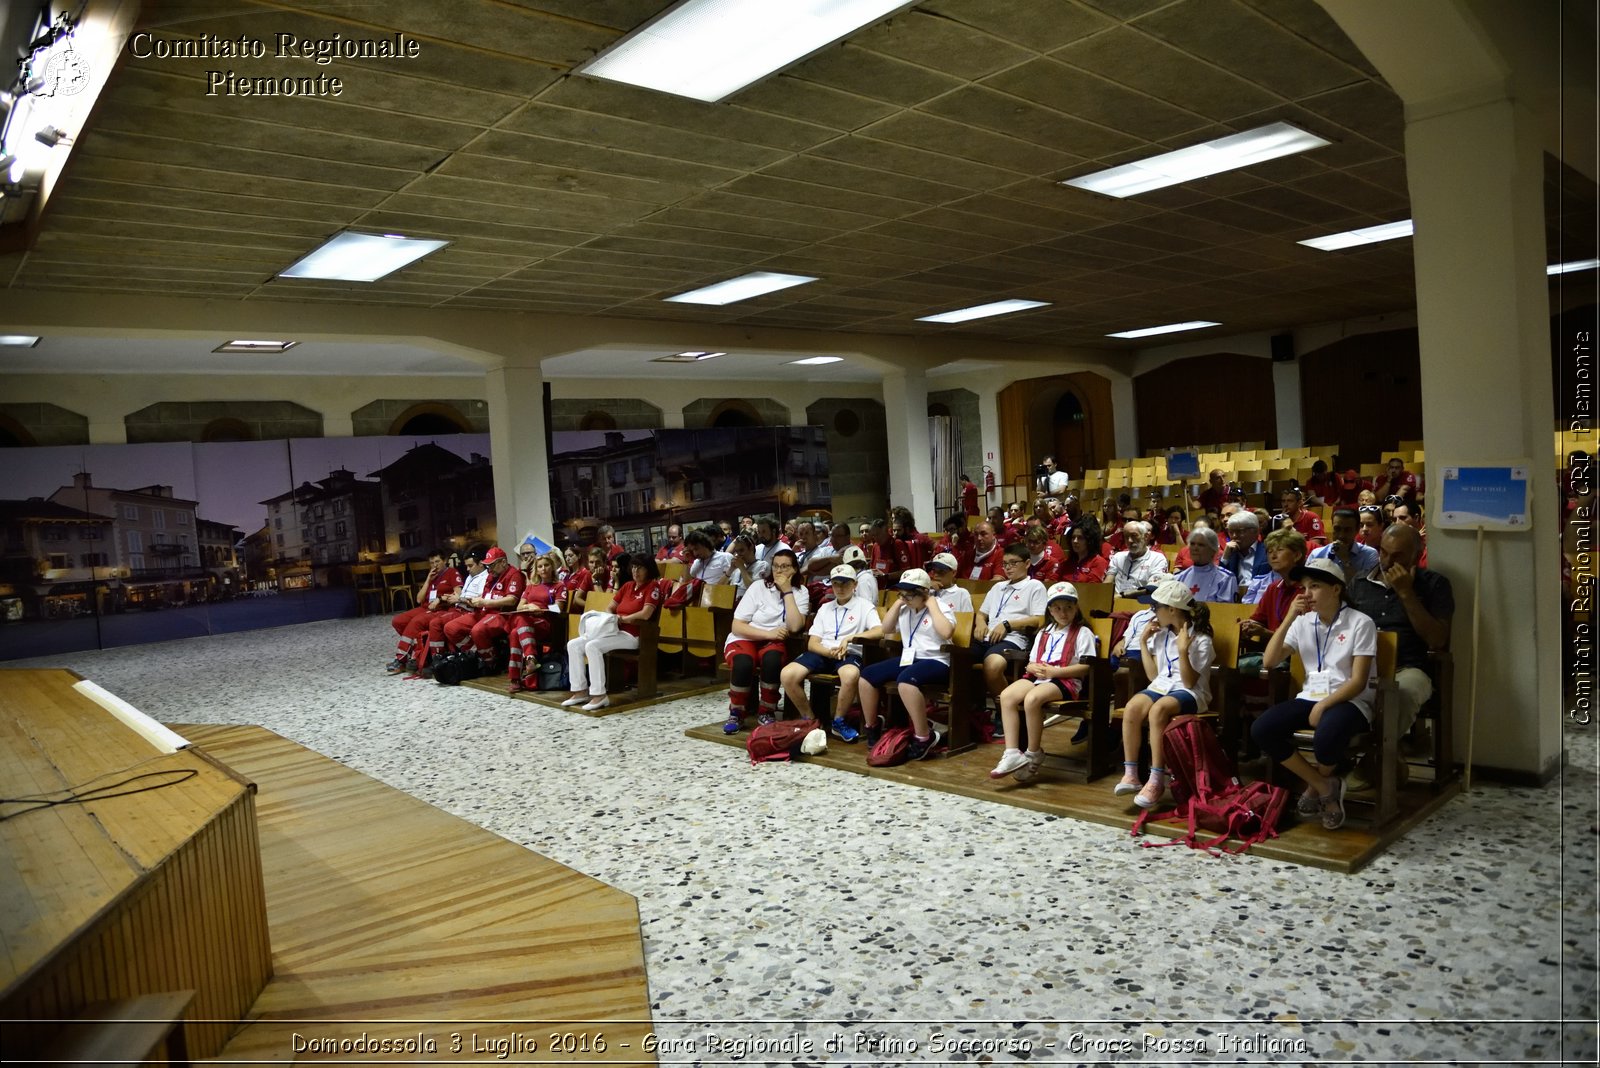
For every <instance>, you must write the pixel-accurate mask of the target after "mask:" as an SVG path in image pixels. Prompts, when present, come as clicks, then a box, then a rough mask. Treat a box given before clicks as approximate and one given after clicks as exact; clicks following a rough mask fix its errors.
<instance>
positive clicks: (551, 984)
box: [176, 726, 654, 1064]
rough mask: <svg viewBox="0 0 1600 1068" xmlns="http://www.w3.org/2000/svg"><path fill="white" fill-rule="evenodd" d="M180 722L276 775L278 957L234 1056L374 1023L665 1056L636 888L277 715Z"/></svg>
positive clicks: (437, 1039) (232, 758)
mask: <svg viewBox="0 0 1600 1068" xmlns="http://www.w3.org/2000/svg"><path fill="white" fill-rule="evenodd" d="M176 729H177V730H179V731H180V732H181V733H183V734H184V735H185V736H186V737H188V738H189V739H190V740H192V741H193V742H194V743H195V744H196V746H197V747H199V748H200V749H202V750H204V752H205V753H207V754H208V755H209V756H211V757H212V758H214V759H215V760H217V761H220V762H222V763H224V764H226V765H228V766H229V767H231V768H233V769H235V770H236V771H237V772H239V773H240V774H242V775H244V776H245V777H247V778H248V779H250V780H251V781H252V782H254V783H255V784H256V787H257V790H258V791H259V792H258V795H257V806H256V807H257V815H258V820H259V827H260V839H261V859H262V871H263V876H264V879H265V884H266V905H267V918H268V922H269V925H270V930H271V938H272V961H273V971H274V975H273V978H272V980H271V982H269V983H268V984H267V986H266V989H265V990H263V991H262V993H261V996H260V997H259V998H258V999H257V1000H256V1002H255V1005H254V1006H253V1008H252V1009H251V1010H250V1012H249V1017H248V1018H249V1021H250V1022H249V1023H248V1024H247V1026H245V1027H244V1028H243V1029H242V1030H241V1031H240V1032H239V1033H238V1034H237V1035H236V1036H235V1037H234V1038H233V1040H232V1041H231V1042H230V1043H229V1044H228V1046H227V1047H226V1049H225V1050H224V1051H223V1054H222V1056H223V1057H224V1058H229V1059H252V1060H284V1061H287V1060H295V1059H298V1060H306V1061H310V1060H318V1059H349V1058H351V1057H352V1054H350V1053H337V1052H336V1051H332V1052H330V1051H322V1050H318V1049H317V1048H316V1047H315V1046H314V1045H312V1040H321V1041H329V1040H331V1041H332V1042H333V1043H335V1044H337V1043H338V1042H339V1041H341V1040H352V1041H354V1040H358V1039H360V1038H361V1036H362V1035H366V1036H367V1038H368V1040H369V1041H371V1040H377V1039H382V1038H387V1039H391V1040H395V1041H402V1040H411V1041H413V1042H419V1041H420V1039H419V1036H420V1037H421V1038H431V1039H432V1040H433V1041H434V1043H435V1045H436V1046H437V1053H427V1054H426V1055H425V1056H420V1057H419V1056H418V1055H417V1054H414V1053H412V1052H410V1051H409V1050H406V1051H404V1052H402V1053H399V1054H396V1055H395V1056H394V1057H393V1058H388V1059H401V1060H410V1061H413V1062H416V1061H420V1060H428V1061H448V1060H451V1059H455V1057H456V1056H459V1059H462V1060H478V1061H480V1062H482V1061H484V1060H486V1059H487V1060H489V1061H491V1062H492V1061H493V1059H494V1057H495V1054H494V1053H493V1052H490V1053H487V1054H486V1053H485V1052H484V1048H489V1049H493V1048H494V1047H492V1046H487V1045H486V1044H487V1043H490V1042H493V1041H505V1040H508V1039H512V1038H513V1036H523V1039H524V1041H526V1040H532V1041H534V1042H536V1043H537V1049H536V1050H528V1049H527V1048H526V1046H521V1047H517V1046H513V1047H512V1048H513V1049H514V1050H515V1053H514V1054H513V1055H512V1057H511V1059H512V1060H517V1059H519V1058H520V1059H522V1060H524V1061H526V1060H543V1059H549V1060H551V1061H556V1062H559V1063H583V1062H585V1061H606V1062H608V1063H613V1064H614V1063H621V1062H626V1063H641V1064H650V1063H654V1057H653V1056H651V1055H649V1054H641V1053H640V1052H639V1050H640V1042H641V1040H642V1039H643V1037H644V1035H645V1034H646V1033H647V1032H648V1031H649V1030H650V1029H651V1024H650V1001H649V990H648V986H647V983H646V979H645V967H644V950H643V945H642V943H641V940H640V933H639V916H638V907H637V905H636V904H635V902H634V899H633V898H632V897H630V896H629V895H627V894H625V893H623V892H622V891H620V890H615V889H613V888H611V887H609V886H606V885H605V884H604V883H601V882H599V881H597V880H595V879H591V878H589V877H588V876H586V875H582V874H579V873H578V872H575V871H573V870H572V869H570V868H567V867H565V866H563V865H561V864H557V863H556V862H555V861H552V860H549V859H547V858H545V857H542V856H540V855H539V854H537V853H534V852H532V851H530V850H528V849H524V848H523V847H521V846H518V845H516V844H514V843H512V842H508V841H506V840H505V839H504V838H501V837H499V836H498V835H495V834H492V833H490V832H489V831H486V830H483V829H481V828H478V827H474V826H472V825H471V824H469V823H466V822H465V821H463V820H460V819H458V818H456V817H455V816H452V815H449V814H448V813H445V812H443V811H440V810H439V809H437V808H434V807H433V806H432V805H429V804H427V803H425V802H423V801H420V800H417V799H416V798H414V797H411V796H409V795H408V794H405V793H402V792H401V791H399V790H395V789H392V788H391V787H388V786H385V785H383V784H382V783H380V782H378V781H377V780H375V779H372V778H370V777H368V776H366V775H363V774H361V773H360V772H357V771H353V770H351V769H350V768H347V767H345V766H344V765H343V764H340V763H338V762H337V761H334V760H331V759H329V758H327V757H324V756H321V755H319V754H317V753H314V752H312V751H311V750H309V749H306V748H304V747H302V746H300V745H296V744H295V743H293V742H290V741H288V740H287V739H284V738H282V737H280V736H278V735H276V734H274V733H272V732H271V731H268V730H266V729H265V728H262V727H216V726H205V727H202V726H189V727H178V728H176ZM496 1021H498V1022H496ZM552 1034H557V1035H571V1036H572V1037H571V1038H570V1039H568V1040H567V1041H568V1043H569V1050H568V1051H562V1052H561V1053H560V1055H556V1054H554V1053H552V1051H551V1050H550V1046H549V1040H550V1038H551V1037H552ZM584 1034H587V1035H589V1036H590V1038H589V1039H588V1040H587V1043H588V1046H589V1049H588V1051H587V1052H585V1051H584V1050H583V1049H582V1048H580V1047H581V1046H582V1044H583V1043H584V1040H583V1039H582V1038H580V1037H579V1036H581V1035H584ZM597 1034H603V1036H604V1042H605V1046H606V1049H605V1050H604V1051H600V1050H598V1049H596V1048H595V1047H596V1045H597V1043H596V1041H595V1039H594V1037H593V1036H595V1035H597ZM296 1035H298V1036H300V1038H299V1040H298V1041H297V1040H296V1038H295V1036H296ZM452 1036H460V1042H461V1049H460V1050H459V1053H457V1052H456V1051H453V1050H452V1045H453V1039H452ZM475 1039H476V1040H478V1041H479V1043H480V1049H479V1050H478V1052H477V1053H476V1054H473V1052H472V1049H471V1046H472V1043H473V1042H474V1040H475ZM297 1046H298V1047H299V1049H298V1050H297V1048H296V1047H297ZM422 1051H423V1052H426V1048H425V1047H423V1050H422ZM380 1059H384V1058H380Z"/></svg>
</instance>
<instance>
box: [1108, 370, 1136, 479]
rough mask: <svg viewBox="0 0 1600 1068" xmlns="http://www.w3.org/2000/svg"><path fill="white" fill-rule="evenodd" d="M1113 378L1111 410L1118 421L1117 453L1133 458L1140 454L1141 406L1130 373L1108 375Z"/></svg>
mask: <svg viewBox="0 0 1600 1068" xmlns="http://www.w3.org/2000/svg"><path fill="white" fill-rule="evenodd" d="M1107 377H1109V378H1110V379H1111V412H1112V418H1113V419H1114V420H1115V421H1116V422H1115V425H1114V428H1113V429H1114V432H1115V437H1116V455H1117V456H1119V457H1127V458H1129V459H1132V458H1133V457H1136V456H1138V455H1139V408H1138V405H1136V404H1135V403H1134V399H1133V379H1132V378H1131V377H1130V376H1128V375H1115V376H1113V375H1108V376H1107Z"/></svg>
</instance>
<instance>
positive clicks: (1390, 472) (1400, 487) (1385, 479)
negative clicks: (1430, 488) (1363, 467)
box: [1372, 456, 1422, 501]
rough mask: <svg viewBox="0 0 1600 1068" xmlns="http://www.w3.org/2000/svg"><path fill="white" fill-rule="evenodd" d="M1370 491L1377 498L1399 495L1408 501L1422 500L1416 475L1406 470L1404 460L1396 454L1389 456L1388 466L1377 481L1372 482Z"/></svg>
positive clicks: (1420, 488)
mask: <svg viewBox="0 0 1600 1068" xmlns="http://www.w3.org/2000/svg"><path fill="white" fill-rule="evenodd" d="M1372 492H1373V493H1374V494H1376V495H1377V497H1378V499H1379V500H1382V499H1383V498H1384V497H1400V498H1403V499H1405V500H1408V501H1420V500H1422V483H1421V482H1420V481H1419V480H1418V479H1417V476H1416V475H1414V474H1412V473H1411V472H1410V471H1407V470H1406V462H1405V461H1404V460H1402V459H1400V457H1398V456H1391V457H1389V467H1388V469H1387V470H1386V471H1384V473H1383V474H1382V475H1380V476H1379V477H1378V481H1377V482H1376V483H1374V485H1373V487H1372Z"/></svg>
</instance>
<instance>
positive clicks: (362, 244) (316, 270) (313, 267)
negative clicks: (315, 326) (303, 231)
mask: <svg viewBox="0 0 1600 1068" xmlns="http://www.w3.org/2000/svg"><path fill="white" fill-rule="evenodd" d="M449 243H450V242H448V241H427V240H423V239H421V238H414V237H397V236H395V235H394V234H357V233H352V232H350V231H348V230H347V231H345V232H343V233H340V234H335V235H334V236H333V237H331V238H329V239H328V242H327V243H326V244H325V245H323V246H322V247H321V248H319V249H317V250H316V251H315V252H313V253H311V255H309V256H307V257H306V258H305V259H303V260H301V261H300V262H298V263H296V264H295V265H294V266H293V267H290V268H289V269H288V270H287V271H284V272H283V273H282V274H280V275H278V277H279V278H331V279H335V280H337V281H341V282H376V281H377V280H378V279H380V278H382V277H384V276H385V275H389V274H393V273H394V272H395V271H398V270H399V269H400V268H402V267H404V266H406V265H407V264H408V263H414V262H415V261H417V260H420V259H421V258H422V257H424V256H426V255H427V254H428V253H430V252H437V251H439V250H440V249H442V248H444V247H445V246H446V245H448V244H449Z"/></svg>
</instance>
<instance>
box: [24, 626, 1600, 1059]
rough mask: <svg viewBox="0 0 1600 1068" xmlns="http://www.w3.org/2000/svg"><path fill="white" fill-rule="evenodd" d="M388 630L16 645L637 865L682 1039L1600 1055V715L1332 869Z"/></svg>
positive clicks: (719, 1045) (776, 1047) (657, 989)
mask: <svg viewBox="0 0 1600 1068" xmlns="http://www.w3.org/2000/svg"><path fill="white" fill-rule="evenodd" d="M393 640H394V639H393V632H392V631H391V630H390V629H389V626H388V622H387V620H385V619H365V620H335V621H329V622H322V623H311V624H303V625H299V626H291V627H282V628H278V629H274V630H262V631H253V632H247V633H240V634H230V635H223V636H217V637H210V638H199V639H191V640H185V641H175V642H167V643H163V644H159V645H145V646H136V647H127V648H121V649H113V650H106V651H96V652H84V653H74V654H70V655H64V656H58V657H50V658H44V659H38V660H31V661H16V662H12V663H11V664H9V665H7V666H18V667H20V666H62V667H71V668H73V669H75V670H77V671H78V672H80V673H81V674H83V675H85V676H87V677H88V678H91V679H94V680H95V681H96V682H99V683H100V684H102V685H104V686H106V687H107V688H109V689H110V690H112V691H113V692H114V693H117V694H119V695H120V696H122V697H124V698H126V699H127V700H129V701H131V702H132V703H133V704H134V705H136V706H138V707H139V708H141V709H143V710H144V711H146V712H148V713H150V714H151V715H153V716H155V717H156V718H158V719H161V720H164V721H167V722H178V723H182V722H193V723H239V724H248V723H259V724H261V725H263V726H266V727H269V728H271V729H272V730H275V731H277V732H279V733H280V734H283V735H285V736H286V737H289V738H291V739H293V740H295V741H297V742H299V743H301V744H303V745H306V746H308V747H310V748H312V749H315V750H317V751H318V752H321V753H323V754H325V755H328V756H331V757H333V758H335V759H337V760H340V761H342V762H344V763H345V764H348V765H349V766H351V767H353V768H356V769H358V770H360V771H362V772H365V773H367V774H369V775H372V776H374V777H376V778H378V779H380V780H382V781H383V782H385V783H388V784H389V785H391V786H395V787H397V788H399V789H402V790H405V791H407V792H408V793H411V794H413V795H415V796H416V797H419V798H422V799H423V800H426V801H428V802H430V803H432V804H434V805H437V806H439V807H440V808H442V809H444V810H446V811H448V812H451V813H453V814H455V815H457V816H460V817H462V818H464V819H466V820H469V821H471V822H473V823H475V824H478V825H480V826H482V827H485V828H488V829H489V830H491V831H494V832H496V833H498V834H500V835H503V836H505V837H506V838H508V839H510V840H512V841H514V842H519V843H522V844H524V845H526V846H527V847H529V848H531V849H534V850H537V851H538V852H540V853H542V854H544V855H546V856H548V857H551V858H553V859H555V860H557V861H560V862H562V863H564V864H568V865H570V866H572V867H573V868H576V869H578V870H579V871H582V872H584V873H586V874H588V875H592V876H595V877H597V878H599V879H603V880H605V881H606V882H608V883H610V884H612V885H613V886H616V887H619V888H620V889H622V890H625V891H627V892H629V893H631V894H633V895H634V896H635V897H636V898H637V899H638V902H639V911H640V916H641V922H642V925H643V933H644V939H645V956H646V961H647V966H648V969H649V977H650V993H651V1000H652V1004H653V1009H654V1016H655V1020H656V1024H657V1026H656V1035H657V1036H658V1037H659V1038H660V1039H661V1040H662V1043H663V1046H662V1049H661V1050H660V1051H659V1052H658V1056H659V1058H660V1060H661V1062H662V1063H664V1064H665V1063H679V1064H687V1063H714V1062H722V1063H741V1064H756V1063H796V1064H812V1063H831V1064H862V1065H865V1064H911V1063H997V1064H1018V1063H1052V1064H1079V1063H1090V1062H1101V1061H1104V1062H1118V1061H1142V1062H1144V1063H1174V1064H1188V1063H1196V1062H1208V1061H1217V1062H1254V1063H1268V1062H1272V1063H1283V1062H1301V1061H1333V1062H1363V1063H1372V1062H1379V1063H1381V1062H1390V1063H1402V1062H1414V1061H1427V1062H1430V1063H1435V1064H1439V1063H1483V1062H1495V1063H1540V1064H1556V1063H1594V1062H1595V1056H1596V1026H1595V1017H1596V958H1597V953H1596V841H1597V838H1596V834H1595V830H1594V828H1595V825H1596V819H1597V814H1596V808H1597V805H1596V764H1597V761H1596V755H1597V745H1596V738H1597V733H1596V732H1597V730H1600V728H1597V727H1595V726H1591V727H1589V728H1577V727H1570V726H1569V727H1568V728H1567V731H1568V733H1567V735H1566V742H1567V751H1568V763H1567V767H1566V769H1565V771H1564V772H1563V773H1562V775H1561V776H1560V778H1559V779H1558V780H1557V781H1556V782H1555V783H1552V784H1551V785H1550V786H1549V787H1547V788H1545V789H1538V790H1535V789H1521V788H1510V787H1504V786H1497V785H1487V784H1481V783H1480V784H1478V785H1477V787H1476V788H1475V789H1474V791H1473V792H1472V793H1471V794H1469V795H1466V796H1463V797H1460V798H1457V799H1456V800H1454V801H1452V802H1450V803H1449V804H1448V805H1447V806H1446V807H1445V808H1444V809H1443V810H1442V811H1441V812H1440V813H1439V814H1438V815H1437V816H1435V817H1434V818H1433V819H1431V820H1430V821H1428V822H1427V823H1426V824H1424V825H1423V826H1422V827H1420V828H1418V829H1417V830H1416V831H1414V832H1413V833H1412V834H1411V835H1409V836H1408V837H1407V838H1406V839H1404V840H1403V841H1401V842H1400V843H1398V844H1397V845H1396V846H1395V847H1394V848H1392V849H1391V850H1390V851H1389V852H1388V853H1387V854H1385V855H1384V856H1382V857H1380V858H1379V859H1378V860H1376V861H1375V862H1374V863H1372V864H1371V865H1370V866H1368V867H1367V868H1365V869H1364V870H1363V871H1361V872H1360V873H1359V874H1357V875H1352V876H1341V875H1335V874H1331V873H1328V872H1323V871H1317V870H1312V869H1305V868H1300V867H1296V866H1294V865H1290V864H1283V863H1274V862H1268V861H1263V860H1261V859H1259V858H1252V857H1248V856H1245V857H1238V858H1226V859H1211V858H1208V857H1206V856H1204V855H1201V854H1198V853H1194V852H1192V851H1189V850H1184V849H1159V850H1146V849H1141V848H1140V847H1139V846H1138V844H1137V843H1136V842H1135V841H1133V840H1131V839H1130V838H1129V837H1128V836H1127V835H1126V834H1124V833H1122V832H1119V831H1117V830H1114V829H1111V828H1106V827H1101V826H1096V825H1091V824H1083V823H1077V822H1075V821H1071V820H1060V819H1055V818H1053V817H1046V816H1043V815H1041V814H1038V813H1034V812H1030V811H1027V810H1025V809H1019V808H1013V807H1009V806H1006V805H1001V804H991V803H986V802H983V801H979V800H974V799H969V798H963V797H956V796H951V795H946V794H939V793H932V792H925V791H921V790H917V789H915V788H909V787H905V786H901V785H898V784H893V783H887V782H883V781H880V780H876V779H871V778H865V777H862V776H858V775H852V774H848V773H845V772H837V771H833V770H830V769H827V768H823V767H818V766H815V765H812V766H807V765H804V764H794V765H784V764H768V765H762V766H760V767H755V768H752V767H751V766H750V765H749V764H748V762H747V761H746V760H745V759H744V757H743V754H742V753H740V752H738V751H737V750H734V749H731V748H727V747H723V746H716V745H707V744H706V743H704V742H696V741H692V740H690V739H688V738H685V737H684V736H683V731H684V729H685V728H687V727H690V726H693V725H695V724H699V723H705V722H709V721H711V720H713V719H717V718H720V714H721V711H720V710H721V709H722V707H723V705H722V702H721V700H720V699H719V698H718V697H717V696H705V697H699V698H687V699H684V700H680V701H677V702H673V703H671V704H666V705H662V706H658V707H656V708H653V709H649V710H646V711H643V712H637V713H632V714H629V715H618V716H610V717H606V718H601V719H592V718H589V717H585V716H578V715H571V714H566V713H561V712H555V711H547V710H544V709H540V708H538V707H536V706H533V705H530V704H528V703H526V702H515V701H510V700H506V699H503V698H499V697H496V696H493V695H490V694H486V693H483V692H480V691H476V690H472V689H465V688H446V687H440V686H436V685H434V684H432V683H423V682H405V681H401V680H400V679H398V678H390V677H387V676H385V675H384V674H383V672H382V669H381V668H382V664H383V663H384V662H385V661H386V660H387V658H388V656H389V655H390V653H391V650H392V648H393ZM1551 714H1552V715H1555V714H1557V711H1556V710H1552V711H1551ZM740 1043H744V1045H743V1046H741V1045H740Z"/></svg>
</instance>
